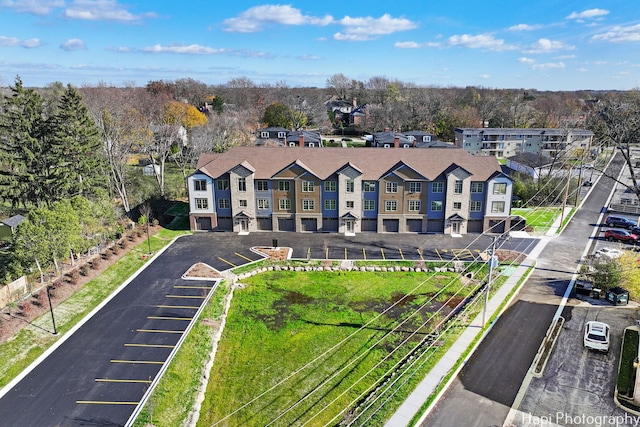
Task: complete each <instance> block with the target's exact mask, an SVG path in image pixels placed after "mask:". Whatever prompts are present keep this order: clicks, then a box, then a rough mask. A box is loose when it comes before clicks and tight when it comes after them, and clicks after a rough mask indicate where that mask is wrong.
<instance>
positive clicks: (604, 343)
mask: <svg viewBox="0 0 640 427" xmlns="http://www.w3.org/2000/svg"><path fill="white" fill-rule="evenodd" d="M584 348H586V349H591V350H597V351H602V352H605V353H606V352H608V351H609V325H607V324H606V323H603V322H597V321H595V320H592V321H590V322H587V324H586V326H585V328H584Z"/></svg>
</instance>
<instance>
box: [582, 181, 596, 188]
mask: <svg viewBox="0 0 640 427" xmlns="http://www.w3.org/2000/svg"><path fill="white" fill-rule="evenodd" d="M582 185H583V186H585V187H592V186H593V182H591V181H585V182H584V183H583V184H582Z"/></svg>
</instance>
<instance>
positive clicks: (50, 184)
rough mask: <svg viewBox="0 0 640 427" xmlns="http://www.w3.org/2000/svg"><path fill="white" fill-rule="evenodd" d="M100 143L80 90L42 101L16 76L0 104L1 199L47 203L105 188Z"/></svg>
mask: <svg viewBox="0 0 640 427" xmlns="http://www.w3.org/2000/svg"><path fill="white" fill-rule="evenodd" d="M106 171H107V169H106V168H105V167H104V155H103V150H102V142H101V140H100V138H99V135H98V131H97V129H96V127H95V125H94V123H93V122H92V120H91V118H90V117H89V115H88V113H87V108H86V107H85V105H84V103H83V102H82V97H81V95H80V94H79V93H78V91H77V90H76V89H75V88H74V87H72V86H71V85H68V86H67V87H66V89H65V90H64V92H63V93H62V94H61V96H59V98H56V99H52V100H45V99H44V98H43V97H42V96H41V95H40V94H38V93H37V92H36V91H35V90H33V89H27V88H25V87H24V86H23V84H22V80H21V79H20V78H19V77H18V78H16V81H15V86H14V87H12V88H11V93H10V94H9V95H7V96H5V97H4V98H3V99H2V102H1V103H0V199H2V200H3V201H4V202H5V203H10V204H11V206H12V207H18V206H22V207H33V206H37V207H40V206H43V205H51V204H52V203H53V202H55V201H58V200H64V199H68V198H71V197H73V196H76V195H84V196H87V197H91V195H92V194H95V192H96V190H97V189H99V188H103V189H105V188H107V186H108V176H107V175H106Z"/></svg>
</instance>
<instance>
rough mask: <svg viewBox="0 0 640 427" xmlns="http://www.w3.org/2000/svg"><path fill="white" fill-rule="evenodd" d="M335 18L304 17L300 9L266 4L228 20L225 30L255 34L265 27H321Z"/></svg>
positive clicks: (327, 16) (329, 16)
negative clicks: (273, 25) (275, 25)
mask: <svg viewBox="0 0 640 427" xmlns="http://www.w3.org/2000/svg"><path fill="white" fill-rule="evenodd" d="M332 22H333V17H331V15H326V16H324V17H314V16H309V15H303V14H302V12H301V11H300V9H297V8H294V7H291V6H289V5H278V4H266V5H262V6H255V7H252V8H250V9H247V10H245V11H244V12H242V13H241V14H240V15H239V16H237V17H236V18H229V19H226V20H225V21H224V22H223V24H224V30H225V31H229V32H232V33H254V32H257V31H262V30H263V29H264V27H265V25H268V24H280V25H319V26H324V25H328V24H331V23H332Z"/></svg>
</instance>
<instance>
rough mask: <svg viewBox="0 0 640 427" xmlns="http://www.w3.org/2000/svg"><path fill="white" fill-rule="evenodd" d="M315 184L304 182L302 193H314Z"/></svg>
mask: <svg viewBox="0 0 640 427" xmlns="http://www.w3.org/2000/svg"><path fill="white" fill-rule="evenodd" d="M314 184H315V183H314V182H313V181H302V191H303V192H305V193H313V189H314Z"/></svg>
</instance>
